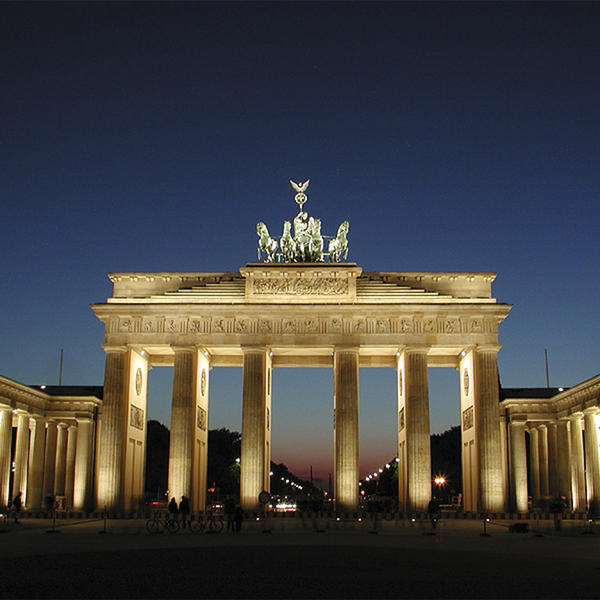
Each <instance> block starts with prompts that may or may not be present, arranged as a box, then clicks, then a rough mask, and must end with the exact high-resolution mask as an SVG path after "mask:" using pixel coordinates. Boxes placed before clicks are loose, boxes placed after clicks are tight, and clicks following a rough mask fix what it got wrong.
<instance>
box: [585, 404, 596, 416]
mask: <svg viewBox="0 0 600 600" xmlns="http://www.w3.org/2000/svg"><path fill="white" fill-rule="evenodd" d="M583 414H584V415H597V414H598V407H597V406H588V407H587V408H584V409H583Z"/></svg>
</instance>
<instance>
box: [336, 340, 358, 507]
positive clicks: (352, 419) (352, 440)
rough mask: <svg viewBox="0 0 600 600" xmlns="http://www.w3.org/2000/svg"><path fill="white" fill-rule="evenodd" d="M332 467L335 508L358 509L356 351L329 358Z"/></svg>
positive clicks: (338, 351) (352, 350) (354, 349)
mask: <svg viewBox="0 0 600 600" xmlns="http://www.w3.org/2000/svg"><path fill="white" fill-rule="evenodd" d="M333 410H334V415H335V416H334V426H333V439H334V464H335V489H334V495H335V503H336V509H337V510H341V511H344V512H346V511H352V510H356V509H357V508H358V478H359V474H358V348H343V349H339V350H337V349H336V351H335V353H334V357H333Z"/></svg>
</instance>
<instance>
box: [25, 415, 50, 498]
mask: <svg viewBox="0 0 600 600" xmlns="http://www.w3.org/2000/svg"><path fill="white" fill-rule="evenodd" d="M34 421H35V430H34V433H33V447H32V448H31V450H30V451H29V458H30V460H29V477H28V481H27V506H28V507H29V508H30V509H39V508H41V507H42V486H43V481H44V452H45V446H46V423H45V421H44V419H43V418H41V417H35V418H34Z"/></svg>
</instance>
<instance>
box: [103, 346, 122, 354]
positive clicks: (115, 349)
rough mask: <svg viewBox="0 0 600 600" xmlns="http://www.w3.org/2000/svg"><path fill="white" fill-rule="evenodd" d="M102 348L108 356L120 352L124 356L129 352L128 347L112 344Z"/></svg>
mask: <svg viewBox="0 0 600 600" xmlns="http://www.w3.org/2000/svg"><path fill="white" fill-rule="evenodd" d="M101 346H102V349H103V350H104V352H105V353H106V354H108V353H109V352H120V353H122V354H124V353H125V352H127V351H128V350H129V348H128V347H127V346H113V345H112V344H101Z"/></svg>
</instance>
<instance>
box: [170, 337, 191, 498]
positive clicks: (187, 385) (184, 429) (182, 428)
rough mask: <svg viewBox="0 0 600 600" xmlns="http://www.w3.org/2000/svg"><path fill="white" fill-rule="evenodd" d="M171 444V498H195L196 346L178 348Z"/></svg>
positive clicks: (176, 353)
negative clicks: (193, 474)
mask: <svg viewBox="0 0 600 600" xmlns="http://www.w3.org/2000/svg"><path fill="white" fill-rule="evenodd" d="M173 350H174V352H175V366H174V369H173V402H172V404H171V437H170V444H169V497H170V498H175V500H176V501H177V503H179V502H181V496H187V497H188V498H191V496H192V460H193V452H194V427H195V426H196V423H195V422H194V418H195V415H196V353H197V350H196V348H194V347H191V346H190V347H176V348H173Z"/></svg>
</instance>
